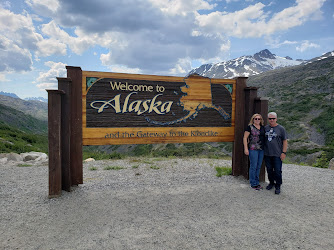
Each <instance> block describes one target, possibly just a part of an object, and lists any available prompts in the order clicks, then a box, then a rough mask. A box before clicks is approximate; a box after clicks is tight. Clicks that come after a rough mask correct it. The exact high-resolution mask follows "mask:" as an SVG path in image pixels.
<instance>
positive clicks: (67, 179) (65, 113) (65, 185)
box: [57, 77, 72, 192]
mask: <svg viewBox="0 0 334 250" xmlns="http://www.w3.org/2000/svg"><path fill="white" fill-rule="evenodd" d="M57 80H58V89H59V90H62V91H64V95H62V98H61V117H62V120H61V138H62V143H61V147H62V150H61V151H62V157H61V158H62V162H61V175H62V189H63V190H65V191H68V192H70V191H71V185H72V182H71V169H70V165H71V162H70V160H71V152H70V143H71V126H70V122H71V103H70V97H71V89H70V84H71V79H69V78H60V77H57Z"/></svg>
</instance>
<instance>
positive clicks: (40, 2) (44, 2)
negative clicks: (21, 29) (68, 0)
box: [25, 0, 59, 15]
mask: <svg viewBox="0 0 334 250" xmlns="http://www.w3.org/2000/svg"><path fill="white" fill-rule="evenodd" d="M25 2H26V4H27V5H29V6H30V7H33V8H34V9H35V10H37V11H38V12H42V13H44V15H45V14H47V15H50V14H52V13H55V12H57V10H58V9H59V1H58V0H26V1H25Z"/></svg>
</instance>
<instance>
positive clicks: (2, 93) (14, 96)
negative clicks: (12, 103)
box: [0, 91, 20, 98]
mask: <svg viewBox="0 0 334 250" xmlns="http://www.w3.org/2000/svg"><path fill="white" fill-rule="evenodd" d="M0 95H5V96H10V97H13V98H20V97H18V96H17V95H16V94H14V93H8V92H3V91H0Z"/></svg>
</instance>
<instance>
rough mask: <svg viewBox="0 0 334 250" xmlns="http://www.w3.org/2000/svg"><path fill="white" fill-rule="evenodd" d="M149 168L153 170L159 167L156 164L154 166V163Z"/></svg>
mask: <svg viewBox="0 0 334 250" xmlns="http://www.w3.org/2000/svg"><path fill="white" fill-rule="evenodd" d="M150 168H151V169H155V170H158V169H160V168H159V167H158V166H155V165H153V166H151V167H150Z"/></svg>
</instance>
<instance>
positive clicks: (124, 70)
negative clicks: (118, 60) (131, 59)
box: [110, 65, 142, 74]
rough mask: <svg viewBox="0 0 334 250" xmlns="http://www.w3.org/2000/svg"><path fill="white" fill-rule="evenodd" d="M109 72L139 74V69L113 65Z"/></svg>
mask: <svg viewBox="0 0 334 250" xmlns="http://www.w3.org/2000/svg"><path fill="white" fill-rule="evenodd" d="M110 70H111V71H112V72H115V73H120V72H121V73H128V74H141V73H142V72H141V70H140V69H139V68H128V67H126V66H124V65H113V66H111V67H110Z"/></svg>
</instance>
